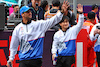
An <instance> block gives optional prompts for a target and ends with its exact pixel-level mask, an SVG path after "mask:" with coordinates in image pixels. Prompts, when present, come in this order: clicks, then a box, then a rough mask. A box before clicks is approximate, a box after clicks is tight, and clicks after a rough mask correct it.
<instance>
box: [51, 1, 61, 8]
mask: <svg viewBox="0 0 100 67" xmlns="http://www.w3.org/2000/svg"><path fill="white" fill-rule="evenodd" d="M52 5H53V6H57V7H58V6H60V1H59V0H53V1H52Z"/></svg>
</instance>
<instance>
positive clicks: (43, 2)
mask: <svg viewBox="0 0 100 67" xmlns="http://www.w3.org/2000/svg"><path fill="white" fill-rule="evenodd" d="M40 7H42V8H43V11H44V14H45V12H46V11H48V1H47V0H43V1H42V2H41V5H40Z"/></svg>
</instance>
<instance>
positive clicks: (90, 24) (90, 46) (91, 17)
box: [82, 11, 96, 67]
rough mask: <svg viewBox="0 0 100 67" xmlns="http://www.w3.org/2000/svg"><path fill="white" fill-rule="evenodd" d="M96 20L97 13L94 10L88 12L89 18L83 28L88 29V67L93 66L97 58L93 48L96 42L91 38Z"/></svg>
mask: <svg viewBox="0 0 100 67" xmlns="http://www.w3.org/2000/svg"><path fill="white" fill-rule="evenodd" d="M94 20H95V13H94V12H91V11H90V12H88V15H87V20H86V21H85V22H84V23H83V27H82V28H83V29H86V30H87V34H88V35H87V40H88V41H87V43H88V44H87V65H88V67H91V66H92V65H93V64H94V62H95V58H96V54H95V52H94V50H93V47H94V42H92V41H91V40H90V38H89V34H90V32H91V30H92V27H93V26H94V24H93V23H94Z"/></svg>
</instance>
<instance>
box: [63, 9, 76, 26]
mask: <svg viewBox="0 0 100 67" xmlns="http://www.w3.org/2000/svg"><path fill="white" fill-rule="evenodd" d="M64 15H65V16H68V17H69V23H70V26H73V25H76V24H77V22H75V14H74V13H73V12H72V11H71V9H70V7H69V8H68V11H66V13H65V14H64Z"/></svg>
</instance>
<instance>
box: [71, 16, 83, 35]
mask: <svg viewBox="0 0 100 67" xmlns="http://www.w3.org/2000/svg"><path fill="white" fill-rule="evenodd" d="M83 22H84V15H83V14H79V19H78V23H77V25H75V26H73V28H74V31H75V32H76V33H75V35H77V34H78V33H79V31H80V30H81V28H82V25H83Z"/></svg>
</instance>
